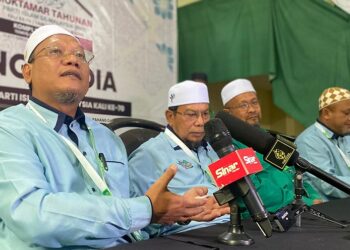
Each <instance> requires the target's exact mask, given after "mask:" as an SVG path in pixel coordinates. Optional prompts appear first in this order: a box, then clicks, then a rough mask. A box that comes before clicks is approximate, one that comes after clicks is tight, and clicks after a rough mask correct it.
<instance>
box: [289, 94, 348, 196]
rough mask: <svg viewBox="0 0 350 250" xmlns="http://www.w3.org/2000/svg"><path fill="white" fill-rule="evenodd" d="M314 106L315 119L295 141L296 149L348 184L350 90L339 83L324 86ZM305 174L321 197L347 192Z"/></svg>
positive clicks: (310, 160)
mask: <svg viewBox="0 0 350 250" xmlns="http://www.w3.org/2000/svg"><path fill="white" fill-rule="evenodd" d="M318 108H319V115H318V119H317V120H316V122H315V123H314V124H312V125H311V126H309V127H308V128H307V129H305V130H304V131H303V132H302V133H301V134H300V135H299V136H298V137H297V139H296V141H295V143H296V144H297V146H298V151H299V153H300V155H301V156H302V157H303V158H305V159H306V160H308V161H309V162H311V163H312V164H314V165H315V166H317V167H319V168H321V169H322V170H324V171H326V172H328V173H329V174H331V175H332V176H334V177H336V178H338V179H339V180H342V181H343V182H345V183H347V184H350V91H349V90H348V89H345V88H341V87H330V88H327V89H325V90H324V91H323V92H322V94H321V95H320V97H319V99H318ZM306 177H307V180H309V181H311V183H312V185H313V186H314V187H315V188H316V189H317V190H318V191H319V193H321V194H322V196H323V198H324V199H325V200H332V199H336V198H343V197H348V196H349V195H347V194H345V193H344V192H342V191H340V190H339V189H337V188H335V187H333V186H332V185H329V184H328V183H326V182H324V181H322V180H320V179H318V178H316V177H315V176H313V175H311V174H306Z"/></svg>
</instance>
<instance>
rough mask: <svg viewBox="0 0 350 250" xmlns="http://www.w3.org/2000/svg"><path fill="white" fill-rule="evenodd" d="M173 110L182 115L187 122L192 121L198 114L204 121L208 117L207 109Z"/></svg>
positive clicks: (196, 118)
mask: <svg viewBox="0 0 350 250" xmlns="http://www.w3.org/2000/svg"><path fill="white" fill-rule="evenodd" d="M173 112H174V113H176V114H179V115H182V116H183V117H184V118H185V119H186V120H187V121H189V122H194V121H196V120H198V118H199V116H201V117H202V119H203V120H204V121H208V120H209V119H210V114H209V111H203V112H201V111H192V110H188V111H185V112H178V111H173Z"/></svg>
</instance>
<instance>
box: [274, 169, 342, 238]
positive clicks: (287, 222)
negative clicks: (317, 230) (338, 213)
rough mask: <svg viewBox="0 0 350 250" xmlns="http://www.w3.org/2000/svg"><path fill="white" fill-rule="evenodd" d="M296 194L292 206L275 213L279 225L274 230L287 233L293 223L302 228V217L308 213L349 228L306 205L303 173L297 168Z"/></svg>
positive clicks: (295, 178) (295, 179)
mask: <svg viewBox="0 0 350 250" xmlns="http://www.w3.org/2000/svg"><path fill="white" fill-rule="evenodd" d="M294 192H295V199H294V201H293V202H292V203H291V204H290V205H287V206H286V207H283V208H282V209H280V210H279V211H277V212H276V213H275V215H274V221H275V222H276V224H277V228H274V229H275V230H277V231H281V232H285V231H287V230H288V229H289V228H290V227H291V226H292V225H293V223H295V225H296V226H297V227H301V215H302V214H303V213H304V212H307V213H309V214H311V215H313V216H315V217H317V218H319V219H322V220H325V221H328V222H331V223H334V224H336V225H339V226H341V227H342V228H345V227H347V226H348V225H346V224H343V223H341V222H339V221H337V220H336V219H334V218H332V217H330V216H328V215H326V214H324V213H322V212H320V211H318V210H316V209H314V208H311V207H310V206H308V205H306V204H305V202H304V201H303V195H304V194H305V193H306V192H305V190H304V188H303V171H302V170H301V169H299V168H296V170H295V175H294Z"/></svg>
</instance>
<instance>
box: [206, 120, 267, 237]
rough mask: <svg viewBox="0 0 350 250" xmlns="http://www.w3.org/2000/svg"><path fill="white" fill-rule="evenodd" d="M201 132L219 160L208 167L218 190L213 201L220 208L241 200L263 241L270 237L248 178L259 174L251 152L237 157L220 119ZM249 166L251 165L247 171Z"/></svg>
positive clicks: (263, 212)
mask: <svg viewBox="0 0 350 250" xmlns="http://www.w3.org/2000/svg"><path fill="white" fill-rule="evenodd" d="M204 128H205V134H206V139H207V141H208V142H209V143H210V145H211V146H212V147H213V149H214V150H215V152H216V153H217V154H218V156H219V157H220V158H221V159H220V160H219V161H217V162H215V163H213V164H211V165H210V166H209V170H210V171H211V173H212V175H213V177H214V179H215V182H216V183H217V186H218V187H220V188H221V189H219V190H218V191H217V192H215V193H214V196H215V199H216V200H217V202H218V203H219V204H220V205H222V204H225V203H227V202H229V201H231V200H234V199H235V198H236V197H242V199H243V201H244V203H245V205H246V207H247V209H248V211H249V213H250V215H251V217H252V218H253V220H254V221H255V222H256V223H257V225H258V226H259V228H260V230H261V232H262V233H263V234H264V236H265V237H270V236H271V235H272V226H271V223H270V221H269V218H268V213H267V211H266V210H265V208H264V206H263V203H262V201H261V199H260V197H259V195H258V193H257V192H256V190H255V187H254V185H253V183H252V181H251V179H250V178H249V176H247V175H248V174H251V173H256V172H258V171H260V170H262V166H261V164H260V163H259V162H258V160H257V159H256V156H255V153H254V151H253V150H252V149H246V150H242V151H241V152H240V154H238V153H236V152H235V148H234V146H233V145H232V137H231V135H230V133H229V131H228V130H227V128H226V126H225V125H224V124H223V122H222V121H221V120H220V119H212V120H210V121H209V122H207V123H206V124H205V125H204ZM242 159H243V160H242ZM244 162H246V163H247V164H245V163H244ZM248 165H250V167H249V168H248Z"/></svg>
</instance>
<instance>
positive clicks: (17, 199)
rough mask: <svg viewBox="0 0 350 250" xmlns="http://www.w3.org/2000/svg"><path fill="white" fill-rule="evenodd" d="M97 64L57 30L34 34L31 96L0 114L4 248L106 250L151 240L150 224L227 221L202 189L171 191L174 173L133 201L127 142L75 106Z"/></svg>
mask: <svg viewBox="0 0 350 250" xmlns="http://www.w3.org/2000/svg"><path fill="white" fill-rule="evenodd" d="M92 59H93V56H92V54H91V53H89V52H88V51H85V50H84V49H83V47H82V45H81V43H80V42H79V39H77V38H76V37H75V36H74V35H73V34H71V33H70V32H68V31H67V30H65V29H63V28H61V27H59V26H57V25H45V26H42V27H40V28H38V29H37V30H35V31H34V32H33V33H32V34H31V36H30V37H29V39H28V41H27V43H26V46H25V53H24V61H25V64H24V65H23V67H22V74H23V77H24V80H25V81H26V82H27V83H28V84H29V85H30V87H31V92H32V95H31V97H30V100H29V101H28V103H27V104H26V105H22V104H20V105H17V106H14V107H10V108H8V109H6V110H4V111H2V112H0V142H1V143H0V197H1V203H0V246H1V249H53V248H61V249H91V248H99V249H100V248H107V247H112V246H115V245H118V244H122V243H127V242H133V241H136V240H142V239H147V238H148V235H147V234H146V233H144V232H142V231H140V229H142V228H144V227H145V226H147V225H148V224H149V223H152V222H153V223H160V224H163V223H164V224H172V223H174V222H176V221H180V222H182V221H186V220H188V219H195V220H199V221H202V220H204V221H206V220H211V219H213V218H215V217H217V216H219V215H220V214H221V212H220V209H215V207H213V206H210V205H211V203H210V202H209V201H208V199H207V198H206V197H205V195H206V193H207V191H208V189H207V188H206V187H193V188H191V189H189V190H186V193H185V194H184V195H178V194H174V193H172V192H170V191H169V190H168V189H167V185H168V183H169V181H170V180H171V179H172V178H173V177H174V175H175V173H176V171H177V168H176V167H175V166H170V167H168V166H167V169H166V171H165V172H164V174H163V175H162V176H160V178H159V179H157V180H155V181H154V184H153V185H152V186H150V187H149V189H147V191H146V192H145V194H144V195H142V196H139V197H135V198H129V182H128V179H129V177H128V162H127V155H126V150H125V147H124V145H123V143H122V141H121V139H120V138H119V137H117V136H116V135H115V134H114V133H113V132H112V131H110V130H109V129H108V128H106V127H105V126H103V125H101V124H99V123H97V122H95V121H94V120H92V119H91V118H89V117H87V116H85V114H84V113H83V112H82V110H81V109H80V108H79V102H80V101H81V100H82V99H83V98H84V96H85V94H86V93H87V91H88V89H89V63H90V62H91V60H92ZM196 197H203V198H202V199H196Z"/></svg>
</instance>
